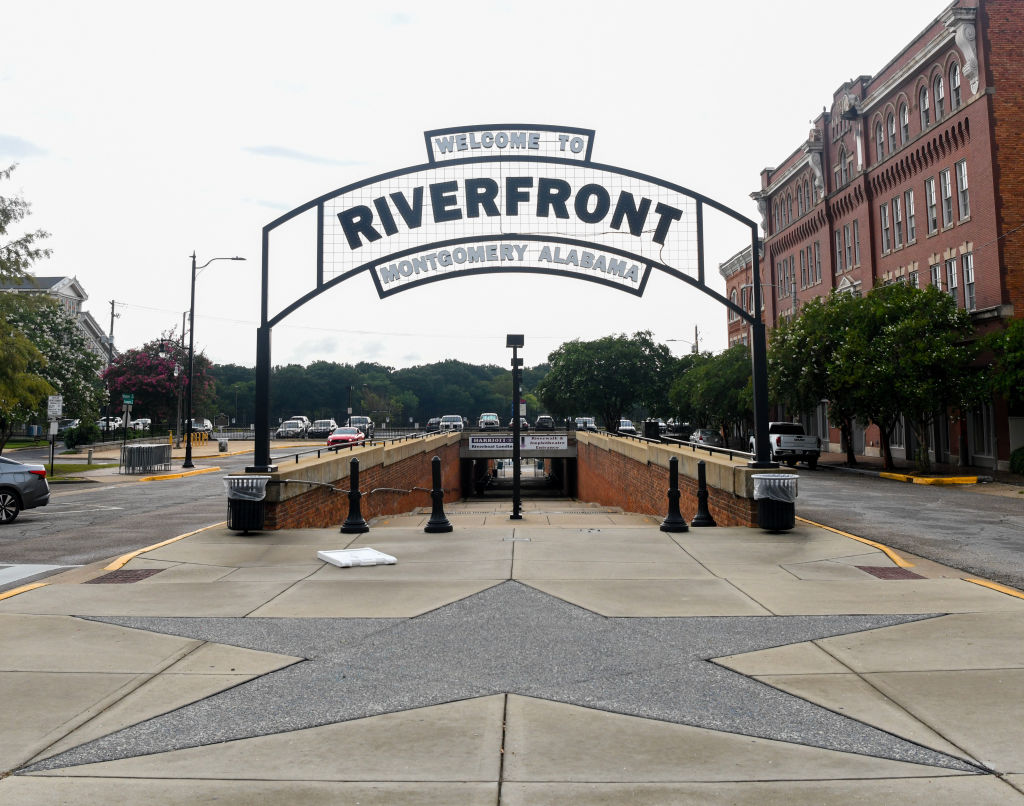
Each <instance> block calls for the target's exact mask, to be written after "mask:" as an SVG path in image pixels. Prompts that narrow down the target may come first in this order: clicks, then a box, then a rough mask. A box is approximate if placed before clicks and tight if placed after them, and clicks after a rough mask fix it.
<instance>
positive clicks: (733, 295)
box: [729, 288, 739, 322]
mask: <svg viewBox="0 0 1024 806" xmlns="http://www.w3.org/2000/svg"><path fill="white" fill-rule="evenodd" d="M729 302H731V303H732V304H733V305H735V304H736V289H735V288H734V289H733V290H732V292H731V293H730V294H729ZM737 319H739V316H737V315H736V311H734V310H733V309H732V308H730V309H729V321H730V322H735V321H736V320H737Z"/></svg>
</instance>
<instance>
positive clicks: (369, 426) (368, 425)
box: [348, 414, 373, 439]
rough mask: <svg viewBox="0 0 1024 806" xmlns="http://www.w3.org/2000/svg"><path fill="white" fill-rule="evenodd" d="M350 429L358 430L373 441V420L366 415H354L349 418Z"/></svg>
mask: <svg viewBox="0 0 1024 806" xmlns="http://www.w3.org/2000/svg"><path fill="white" fill-rule="evenodd" d="M348 425H349V428H358V429H359V430H360V431H362V432H363V434H364V435H365V437H366V438H367V439H373V420H371V419H370V418H369V417H367V416H366V415H364V414H353V415H352V416H351V417H349V418H348Z"/></svg>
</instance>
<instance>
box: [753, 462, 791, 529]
mask: <svg viewBox="0 0 1024 806" xmlns="http://www.w3.org/2000/svg"><path fill="white" fill-rule="evenodd" d="M752 478H753V479H754V500H756V501H757V525H758V526H760V527H761V528H762V529H764V530H765V531H768V532H784V531H786V530H788V529H792V528H793V527H794V526H795V525H796V495H797V486H796V480H797V477H796V475H795V474H790V473H755V474H754V475H753V476H752Z"/></svg>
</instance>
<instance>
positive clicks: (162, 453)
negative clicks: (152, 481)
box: [120, 444, 171, 474]
mask: <svg viewBox="0 0 1024 806" xmlns="http://www.w3.org/2000/svg"><path fill="white" fill-rule="evenodd" d="M170 469H171V446H170V445H167V444H164V445H125V446H123V447H122V448H121V467H120V472H121V473H125V474H132V473H152V472H153V471H154V470H170Z"/></svg>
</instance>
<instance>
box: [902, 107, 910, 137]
mask: <svg viewBox="0 0 1024 806" xmlns="http://www.w3.org/2000/svg"><path fill="white" fill-rule="evenodd" d="M909 140H910V110H909V109H908V108H907V105H906V104H900V145H906V144H907V142H908V141H909Z"/></svg>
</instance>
